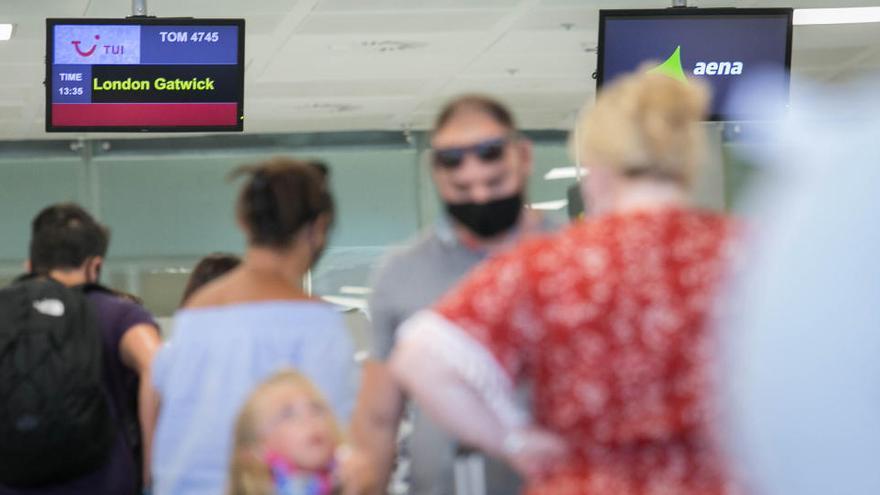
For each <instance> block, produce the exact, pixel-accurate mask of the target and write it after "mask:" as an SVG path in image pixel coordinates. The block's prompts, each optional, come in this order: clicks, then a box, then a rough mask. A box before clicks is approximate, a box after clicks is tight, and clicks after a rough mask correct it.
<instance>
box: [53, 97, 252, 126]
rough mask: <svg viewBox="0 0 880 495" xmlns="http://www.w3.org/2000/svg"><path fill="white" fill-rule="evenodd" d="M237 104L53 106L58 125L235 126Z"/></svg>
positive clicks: (55, 120) (89, 104)
mask: <svg viewBox="0 0 880 495" xmlns="http://www.w3.org/2000/svg"><path fill="white" fill-rule="evenodd" d="M237 121H238V104H237V103H53V104H52V125H55V126H96V127H104V126H107V127H113V126H117V127H123V126H132V127H137V126H145V127H146V126H227V125H228V126H234V125H236V123H237Z"/></svg>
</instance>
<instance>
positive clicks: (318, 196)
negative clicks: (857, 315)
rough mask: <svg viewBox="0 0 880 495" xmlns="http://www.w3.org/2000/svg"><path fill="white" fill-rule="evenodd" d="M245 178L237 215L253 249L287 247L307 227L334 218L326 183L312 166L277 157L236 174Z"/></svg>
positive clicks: (245, 168)
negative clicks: (325, 218) (316, 221)
mask: <svg viewBox="0 0 880 495" xmlns="http://www.w3.org/2000/svg"><path fill="white" fill-rule="evenodd" d="M242 175H243V176H247V177H248V180H247V183H245V185H244V187H242V189H241V193H240V194H239V197H238V206H237V211H238V216H239V218H240V219H241V221H242V223H243V224H244V226H245V228H246V229H247V233H248V237H249V241H250V243H251V244H253V245H256V246H267V247H276V248H283V247H287V246H289V245H290V243H291V242H292V241H293V239H294V237H296V235H297V233H299V231H300V230H301V229H302V228H303V227H304V226H306V225H308V224H310V223H312V222H314V221H315V220H316V219H317V218H318V217H319V216H320V215H322V214H325V213H326V214H330V215H332V214H333V210H334V205H333V198H332V197H331V195H330V192H329V191H328V186H327V181H326V179H325V178H324V177H323V176H322V175H321V173H320V171H319V170H318V169H316V168H315V167H314V166H313V165H312V164H310V163H309V162H303V161H299V160H294V159H291V158H284V157H277V158H272V159H270V160H267V161H265V162H261V163H257V164H255V165H246V166H244V167H241V168H239V169H237V170H235V171H234V172H233V177H239V176H242Z"/></svg>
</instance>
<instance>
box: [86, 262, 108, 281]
mask: <svg viewBox="0 0 880 495" xmlns="http://www.w3.org/2000/svg"><path fill="white" fill-rule="evenodd" d="M103 266H104V257H103V256H95V257H93V258H89V259H88V260H86V277H87V278H88V280H90V281H93V282H97V281H98V280H99V279H100V278H101V268H102V267H103Z"/></svg>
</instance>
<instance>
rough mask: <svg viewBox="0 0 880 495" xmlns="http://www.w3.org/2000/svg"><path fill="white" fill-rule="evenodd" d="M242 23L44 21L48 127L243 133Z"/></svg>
mask: <svg viewBox="0 0 880 495" xmlns="http://www.w3.org/2000/svg"><path fill="white" fill-rule="evenodd" d="M243 102H244V20H242V19H156V18H129V19H47V20H46V131H48V132H89V131H114V132H115V131H123V132H142V131H241V130H243V121H244V108H243Z"/></svg>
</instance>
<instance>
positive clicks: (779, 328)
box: [721, 74, 880, 495]
mask: <svg viewBox="0 0 880 495" xmlns="http://www.w3.org/2000/svg"><path fill="white" fill-rule="evenodd" d="M756 85H759V86H760V81H759V82H758V83H756ZM878 87H880V74H874V75H873V76H872V77H868V78H865V79H864V80H860V81H852V82H849V83H846V84H838V85H837V87H833V86H829V87H813V86H810V85H808V84H804V83H801V84H800V89H799V94H798V99H797V102H796V104H794V105H792V107H791V109H790V110H789V112H788V116H787V118H785V119H784V120H782V121H781V122H780V123H779V124H778V125H773V126H772V127H769V128H768V129H769V136H768V138H767V139H766V140H765V143H767V144H766V145H764V146H755V147H750V148H749V151H750V152H753V153H756V154H753V155H752V156H750V157H749V158H750V159H751V160H753V161H754V163H756V164H757V165H759V166H760V170H761V172H762V173H761V178H762V179H763V180H762V181H761V182H760V183H759V186H760V187H759V188H758V190H757V191H756V192H755V193H753V194H752V195H751V198H750V200H749V201H748V202H746V209H745V211H746V212H747V214H750V217H751V218H753V219H752V220H750V224H749V231H750V232H754V235H751V234H750V237H753V238H754V240H751V239H750V242H749V244H750V246H749V248H750V250H751V251H753V252H754V254H752V255H750V256H749V261H750V262H749V266H748V267H747V269H746V270H745V273H744V276H742V277H741V280H738V281H737V282H736V283H735V284H734V287H733V290H732V291H731V296H730V297H727V298H725V299H724V301H725V306H727V308H725V311H723V316H722V318H721V322H722V328H723V329H724V331H723V332H722V337H723V340H722V343H723V349H724V350H725V353H726V354H727V357H728V358H729V359H727V360H726V362H724V366H723V367H722V368H721V370H722V372H723V373H722V375H721V376H722V378H723V379H724V382H725V383H726V385H727V386H726V387H725V389H724V391H725V395H724V398H725V402H724V407H723V410H724V411H725V416H726V418H725V419H727V420H728V421H729V424H730V425H731V427H732V428H731V433H730V441H729V442H726V443H727V444H730V445H732V446H733V447H734V452H735V454H736V457H737V460H738V461H739V462H740V463H741V464H740V466H741V469H742V471H743V472H744V473H746V474H747V475H748V476H749V482H750V484H754V486H755V489H756V493H759V494H762V495H819V494H830V493H834V494H847V495H869V494H877V493H880V469H878V461H877V445H878V444H880V394H878V390H880V389H878V380H880V359H878V355H880V257H878V255H877V253H878V252H880V202H878V199H877V191H878V184H880V99H878V98H877V88H878ZM759 89H762V90H763V89H765V88H764V87H763V86H761V87H759ZM768 93H770V92H769V91H766V90H764V91H743V94H742V95H741V96H740V98H751V97H753V96H754V95H759V96H758V97H759V98H762V99H763V98H766V95H767V94H768ZM750 95H751V96H750Z"/></svg>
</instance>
